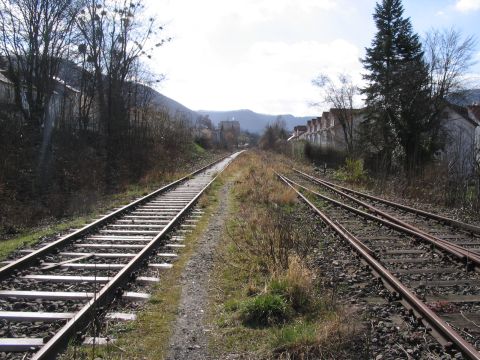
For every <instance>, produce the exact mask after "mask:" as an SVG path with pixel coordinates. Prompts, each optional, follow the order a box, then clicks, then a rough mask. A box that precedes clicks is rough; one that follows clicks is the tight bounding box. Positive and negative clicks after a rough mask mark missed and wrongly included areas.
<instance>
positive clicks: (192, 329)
mask: <svg viewBox="0 0 480 360" xmlns="http://www.w3.org/2000/svg"><path fill="white" fill-rule="evenodd" d="M230 186H231V185H230V183H227V184H225V185H224V186H223V187H222V188H221V189H220V191H219V194H218V201H219V206H218V208H217V210H216V211H215V212H214V213H213V214H212V216H211V217H212V218H211V220H210V222H209V224H208V227H207V229H206V230H205V231H204V232H203V234H202V235H201V236H200V239H199V241H198V245H197V246H198V247H197V250H196V252H195V254H194V255H193V256H192V257H191V259H190V260H189V261H188V263H187V265H186V267H185V270H184V271H183V274H182V278H181V283H180V284H181V286H182V295H181V299H180V304H179V307H178V315H177V320H176V321H175V325H174V329H173V335H172V337H171V339H170V348H169V351H168V353H167V357H166V359H168V360H180V359H181V360H188V359H195V360H201V359H210V357H209V354H208V332H209V331H210V329H209V328H208V324H207V319H206V313H207V308H208V289H209V283H210V275H211V271H212V268H213V264H214V254H215V248H216V246H217V244H218V243H219V240H220V238H221V236H222V234H223V229H224V224H225V220H226V218H227V208H228V194H229V189H230Z"/></svg>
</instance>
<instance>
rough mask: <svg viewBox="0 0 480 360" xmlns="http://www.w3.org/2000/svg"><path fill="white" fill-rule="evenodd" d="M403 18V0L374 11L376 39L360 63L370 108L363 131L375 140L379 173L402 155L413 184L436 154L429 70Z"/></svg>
mask: <svg viewBox="0 0 480 360" xmlns="http://www.w3.org/2000/svg"><path fill="white" fill-rule="evenodd" d="M403 12H404V10H403V6H402V3H401V0H382V2H381V3H377V5H376V8H375V13H374V15H373V18H374V20H375V24H376V27H377V33H376V34H375V37H374V39H373V41H372V45H371V47H369V48H367V49H366V56H365V59H363V60H362V61H363V64H364V67H365V69H366V70H367V73H366V74H365V75H364V79H365V80H366V81H367V86H366V87H365V88H364V89H363V93H364V94H365V95H366V105H367V108H368V117H367V122H366V123H365V126H364V129H363V131H364V134H365V133H366V134H365V135H366V137H367V138H369V139H372V142H373V145H374V147H375V148H376V151H377V156H378V160H379V161H380V164H379V165H380V167H381V168H382V169H383V170H387V171H388V170H389V169H390V168H391V165H392V158H393V157H394V155H398V157H399V158H400V159H402V160H403V161H402V163H403V167H404V169H405V172H406V174H407V175H408V176H409V178H410V177H411V175H413V174H414V173H415V171H416V170H417V167H418V165H419V164H421V163H422V162H424V161H426V160H427V159H428V158H429V156H431V155H432V154H433V152H434V151H435V150H436V149H434V148H433V147H432V146H431V145H432V144H431V137H430V130H431V129H430V126H431V124H430V123H429V121H428V114H429V79H428V67H427V65H426V64H425V61H424V53H423V50H422V45H421V43H420V39H419V37H418V35H417V34H416V33H414V31H413V29H412V24H411V22H410V19H409V18H405V17H404V15H403Z"/></svg>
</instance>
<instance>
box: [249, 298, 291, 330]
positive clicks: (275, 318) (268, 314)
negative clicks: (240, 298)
mask: <svg viewBox="0 0 480 360" xmlns="http://www.w3.org/2000/svg"><path fill="white" fill-rule="evenodd" d="M288 315H289V308H288V305H287V303H286V301H285V299H284V298H283V297H282V296H280V295H274V294H261V295H257V296H255V297H254V298H252V299H248V300H246V301H245V302H244V303H243V304H242V306H241V318H242V320H243V322H244V323H245V324H248V325H259V326H267V325H269V324H272V323H278V322H281V321H285V320H287V319H288Z"/></svg>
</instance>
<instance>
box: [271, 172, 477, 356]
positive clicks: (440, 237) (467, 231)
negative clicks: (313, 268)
mask: <svg viewBox="0 0 480 360" xmlns="http://www.w3.org/2000/svg"><path fill="white" fill-rule="evenodd" d="M278 176H279V177H280V178H281V179H282V180H283V181H284V182H285V183H286V184H287V185H288V186H290V187H291V188H292V189H293V190H294V191H296V192H297V194H298V196H299V197H300V198H301V199H303V201H305V202H306V203H307V204H308V205H309V206H310V207H311V208H312V210H313V211H314V212H316V213H317V214H318V215H319V216H320V217H321V219H322V220H323V221H324V222H325V223H327V224H328V225H329V226H330V227H331V228H332V229H333V230H334V231H335V232H336V233H337V234H338V235H339V236H340V237H341V238H342V239H344V240H345V241H346V242H347V243H348V244H349V245H350V246H352V247H353V248H354V249H355V250H356V252H357V253H358V254H359V255H360V256H361V258H362V260H363V261H364V262H365V263H366V264H368V265H369V267H370V268H371V269H372V270H373V272H374V274H375V275H376V276H378V277H380V278H381V279H382V281H383V283H384V284H385V286H386V287H387V288H388V289H389V290H390V292H391V294H392V296H391V300H399V301H401V302H402V304H403V305H404V306H405V307H407V308H408V309H409V310H410V311H412V313H413V314H414V315H415V316H416V317H417V318H418V320H419V321H421V322H422V323H423V324H424V325H425V326H427V327H428V328H429V329H430V331H431V333H432V335H433V336H434V337H435V338H437V340H438V341H439V342H440V343H441V344H442V345H444V346H445V347H446V348H447V349H448V348H450V347H455V348H456V349H458V350H459V351H461V352H462V354H463V355H464V356H465V358H469V359H480V353H479V352H478V350H479V349H480V312H479V310H480V286H479V285H480V273H479V272H478V271H474V270H478V265H479V260H480V259H479V252H478V249H477V246H478V245H475V244H476V243H477V242H479V240H480V239H479V232H478V231H477V228H476V227H475V226H472V225H469V224H463V223H460V222H456V221H455V220H452V219H447V218H440V217H438V216H437V215H434V214H431V215H430V214H428V213H425V212H421V211H418V212H416V211H415V210H416V209H412V208H409V209H407V208H402V207H401V206H398V207H397V206H396V204H393V203H392V204H388V203H386V202H383V201H382V199H378V198H375V199H368V198H367V197H366V196H362V195H359V194H355V193H353V192H352V191H347V190H346V189H345V188H342V189H339V187H338V186H334V185H333V184H331V183H327V182H324V181H322V180H321V179H317V178H314V177H312V176H310V175H308V174H305V173H302V172H300V171H298V170H295V171H294V172H293V173H292V174H291V175H289V177H286V176H284V175H280V174H278ZM354 194H355V196H354ZM366 199H367V200H369V201H365V200H366ZM465 244H467V245H465Z"/></svg>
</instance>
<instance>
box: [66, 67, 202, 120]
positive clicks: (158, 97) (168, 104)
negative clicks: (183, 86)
mask: <svg viewBox="0 0 480 360" xmlns="http://www.w3.org/2000/svg"><path fill="white" fill-rule="evenodd" d="M81 75H82V70H81V68H80V67H79V66H77V65H76V64H75V63H73V62H71V61H67V60H63V61H62V62H61V64H60V70H59V75H58V77H59V78H60V79H62V81H65V82H66V83H67V84H68V85H70V86H72V87H74V88H77V89H78V88H79V87H80V81H81ZM138 91H139V94H140V95H139V98H143V97H142V94H145V96H148V97H149V98H150V99H151V101H152V102H153V104H154V105H156V106H158V107H159V108H163V109H167V110H168V112H169V113H170V115H172V117H173V118H174V115H175V114H181V115H183V116H185V117H186V118H187V119H189V120H191V121H194V120H196V119H197V118H198V114H197V113H196V112H195V111H193V110H190V109H189V108H187V107H186V106H184V105H182V104H180V103H179V102H177V101H175V100H173V99H171V98H169V97H167V96H165V95H163V94H161V93H159V92H158V91H157V90H155V89H153V88H151V87H149V86H147V85H139V89H138ZM142 91H143V93H142Z"/></svg>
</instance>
